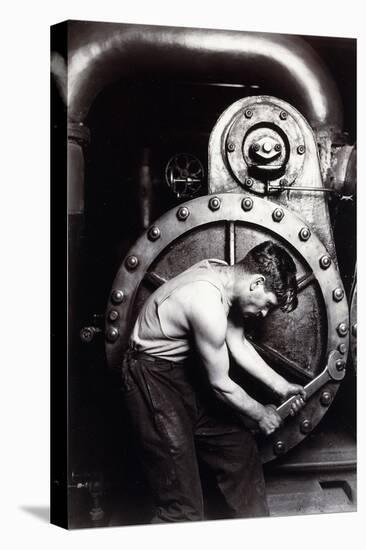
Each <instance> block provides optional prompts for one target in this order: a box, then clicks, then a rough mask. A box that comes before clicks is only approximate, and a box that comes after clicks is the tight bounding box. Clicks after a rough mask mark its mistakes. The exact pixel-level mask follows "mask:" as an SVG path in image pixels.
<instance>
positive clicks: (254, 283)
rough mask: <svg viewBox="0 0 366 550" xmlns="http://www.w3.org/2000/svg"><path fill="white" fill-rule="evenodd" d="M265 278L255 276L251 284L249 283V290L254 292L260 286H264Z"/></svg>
mask: <svg viewBox="0 0 366 550" xmlns="http://www.w3.org/2000/svg"><path fill="white" fill-rule="evenodd" d="M265 280H266V279H265V277H264V276H263V275H255V276H254V278H253V280H252V282H251V283H250V286H249V289H250V290H254V289H255V288H257V287H258V286H260V285H264V282H265Z"/></svg>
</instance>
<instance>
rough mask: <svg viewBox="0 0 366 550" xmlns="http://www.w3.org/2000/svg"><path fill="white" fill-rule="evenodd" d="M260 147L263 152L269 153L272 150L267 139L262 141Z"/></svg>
mask: <svg viewBox="0 0 366 550" xmlns="http://www.w3.org/2000/svg"><path fill="white" fill-rule="evenodd" d="M262 149H263V151H264V152H265V153H270V152H271V151H272V145H271V144H270V142H269V141H265V142H264V143H263V146H262Z"/></svg>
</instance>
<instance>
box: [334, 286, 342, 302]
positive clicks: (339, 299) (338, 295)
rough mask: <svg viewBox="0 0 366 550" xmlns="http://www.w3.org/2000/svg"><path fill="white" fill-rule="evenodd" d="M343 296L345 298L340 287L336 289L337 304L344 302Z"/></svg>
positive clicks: (335, 298)
mask: <svg viewBox="0 0 366 550" xmlns="http://www.w3.org/2000/svg"><path fill="white" fill-rule="evenodd" d="M343 296H344V292H343V290H342V289H341V288H340V287H338V288H335V289H334V290H333V300H334V301H335V302H340V301H341V300H342V298H343Z"/></svg>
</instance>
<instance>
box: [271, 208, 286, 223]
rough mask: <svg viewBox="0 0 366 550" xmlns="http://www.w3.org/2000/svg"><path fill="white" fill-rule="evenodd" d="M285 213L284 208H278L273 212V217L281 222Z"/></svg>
mask: <svg viewBox="0 0 366 550" xmlns="http://www.w3.org/2000/svg"><path fill="white" fill-rule="evenodd" d="M284 215H285V213H284V211H283V210H282V208H276V210H274V211H273V213H272V218H273V219H274V221H275V222H280V221H281V220H282V218H283V216H284Z"/></svg>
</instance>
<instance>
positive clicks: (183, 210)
mask: <svg viewBox="0 0 366 550" xmlns="http://www.w3.org/2000/svg"><path fill="white" fill-rule="evenodd" d="M189 214H190V212H189V210H188V208H187V207H186V206H181V207H180V208H179V210H178V212H177V218H178V220H180V221H184V220H186V219H187V218H188V216H189Z"/></svg>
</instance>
